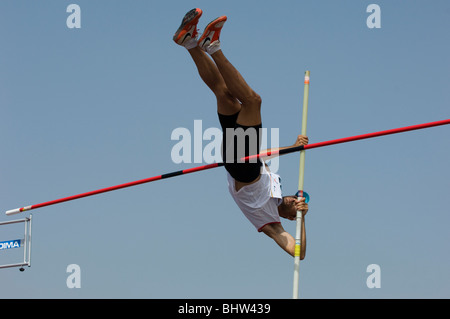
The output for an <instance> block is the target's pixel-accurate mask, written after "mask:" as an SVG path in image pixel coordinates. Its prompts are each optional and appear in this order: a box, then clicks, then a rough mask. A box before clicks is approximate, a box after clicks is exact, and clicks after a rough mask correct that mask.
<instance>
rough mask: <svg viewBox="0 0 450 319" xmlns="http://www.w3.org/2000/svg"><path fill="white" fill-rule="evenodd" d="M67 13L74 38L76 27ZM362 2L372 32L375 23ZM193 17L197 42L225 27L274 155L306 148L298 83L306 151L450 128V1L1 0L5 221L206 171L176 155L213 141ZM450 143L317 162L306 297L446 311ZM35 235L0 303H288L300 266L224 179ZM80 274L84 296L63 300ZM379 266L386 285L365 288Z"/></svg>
mask: <svg viewBox="0 0 450 319" xmlns="http://www.w3.org/2000/svg"><path fill="white" fill-rule="evenodd" d="M70 3H76V4H78V5H79V6H80V7H81V29H69V28H67V26H66V18H67V17H68V15H69V13H67V12H66V8H67V6H68V5H69V4H70ZM371 3H376V4H378V5H379V6H380V8H381V28H379V29H369V28H368V27H367V25H366V19H367V17H368V16H369V13H367V12H366V8H367V6H368V5H369V4H371ZM194 7H200V8H202V9H203V11H204V15H203V17H202V19H201V22H200V25H199V28H200V29H201V30H203V28H204V27H205V26H206V24H207V23H208V22H209V21H210V20H212V19H214V18H216V17H217V16H220V15H227V16H228V21H227V23H226V24H225V26H224V29H223V31H222V35H221V42H222V48H223V51H224V53H225V54H226V55H227V57H228V58H229V59H230V61H231V62H232V63H233V64H234V65H235V66H236V67H237V68H238V69H239V70H240V71H241V73H242V74H243V76H244V77H245V79H246V80H247V82H248V83H249V84H250V85H251V86H252V87H253V89H254V90H255V91H257V92H258V93H259V94H260V95H261V96H262V98H263V111H262V112H263V125H264V126H265V127H268V128H278V129H279V132H280V144H282V145H290V144H292V143H293V142H294V140H295V137H296V135H297V134H299V133H300V129H301V128H300V126H301V104H302V102H301V101H302V98H303V74H304V71H305V70H310V71H311V86H310V100H309V114H308V136H309V138H310V141H311V142H319V141H324V140H329V139H334V138H339V137H345V136H351V135H357V134H363V133H368V132H374V131H379V130H384V129H390V128H396V127H402V126H407V125H413V124H419V123H425V122H431V121H437V120H442V119H447V118H449V114H450V107H449V100H450V81H449V76H448V75H449V74H450V41H449V33H448V30H450V3H449V2H448V1H443V0H435V1H432V2H430V1H425V0H422V1H381V0H378V1H331V0H328V1H324V0H321V1H314V2H310V1H285V0H282V1H277V2H276V4H275V3H273V2H267V1H266V2H264V1H242V0H240V1H234V0H232V1H194V2H189V1H142V0H139V1H124V0H121V1H100V0H98V1H87V0H75V1H61V0H45V1H30V0H28V1H20V2H18V1H12V0H2V1H1V2H0V41H1V49H0V154H1V156H0V211H1V212H2V213H1V214H2V215H0V221H6V220H11V219H15V218H18V217H17V216H15V217H7V216H5V215H4V214H3V212H4V211H6V210H9V209H13V208H16V207H22V206H26V205H32V204H37V203H41V202H44V201H48V200H53V199H57V198H61V197H65V196H69V195H74V194H78V193H82V192H86V191H90V190H95V189H99V188H103V187H107V186H112V185H116V184H121V183H125V182H129V181H134V180H138V179H142V178H146V177H150V176H154V175H159V174H162V173H168V172H172V171H175V170H180V169H184V168H190V167H193V166H198V165H201V164H197V163H191V164H188V163H184V164H175V163H174V162H173V161H172V159H171V149H172V147H173V146H174V145H175V144H176V141H172V140H171V133H172V131H173V130H174V129H176V128H180V127H185V128H188V129H189V130H193V125H194V120H202V125H203V129H204V130H205V129H206V128H209V127H218V121H217V118H216V111H215V98H214V96H213V95H212V94H211V93H210V92H209V90H208V89H207V88H206V87H205V85H204V84H203V83H202V82H201V80H200V79H199V77H198V75H197V71H196V69H195V67H194V64H193V63H192V61H191V60H190V57H189V56H188V54H187V52H186V51H185V50H184V49H183V48H180V47H178V46H177V45H175V44H174V43H173V41H172V35H173V33H174V32H175V31H176V29H177V28H178V26H179V23H180V21H181V19H182V17H183V15H184V14H185V12H186V11H188V10H190V9H191V8H194ZM449 133H450V127H449V126H443V127H437V128H430V129H426V130H420V131H414V132H409V133H403V134H397V135H392V136H387V137H380V138H376V139H371V140H365V141H358V142H354V143H348V144H343V145H339V146H331V147H326V148H321V149H315V150H311V151H308V152H307V154H306V175H305V189H306V190H307V191H308V193H309V194H310V195H311V202H310V211H309V212H308V215H307V216H306V226H307V238H308V245H307V256H306V259H305V260H304V261H303V262H302V263H301V267H300V297H301V298H448V297H450V272H449V271H448V270H449V269H450V255H449V254H448V247H449V246H448V244H449V242H450V232H449V230H448V229H449V227H450V214H449V213H450V209H449V205H448V192H449V190H450V173H449V168H448V163H449V160H450V147H449V146H450V145H449ZM205 144H206V142H205ZM298 162H299V157H298V154H292V155H287V156H285V157H283V158H282V159H281V160H280V164H279V165H280V168H279V171H278V172H279V173H280V175H281V176H282V180H283V190H284V192H285V194H293V193H295V192H296V188H297V184H298V169H299V164H298ZM24 215H25V216H26V214H21V215H18V216H20V217H23V216H24ZM33 219H34V223H33V251H32V267H31V268H29V269H27V270H26V271H25V272H23V273H21V272H19V271H18V269H17V268H15V269H2V270H0V298H2V299H3V298H10V297H14V298H291V296H292V279H293V268H294V264H293V260H292V258H291V257H290V256H288V255H287V254H286V253H285V252H283V251H282V250H281V249H280V248H278V247H277V246H276V244H275V243H274V242H272V241H271V240H270V239H269V238H267V237H266V236H265V235H263V234H260V233H257V232H256V231H255V229H254V228H253V226H252V225H251V224H250V223H249V222H248V221H247V220H246V219H245V217H244V216H243V214H242V213H241V212H240V211H239V210H238V208H237V206H236V205H235V204H234V202H233V201H232V199H231V196H230V195H229V193H228V191H227V185H226V175H225V171H224V170H223V169H221V168H218V169H213V170H209V171H204V172H201V173H195V174H190V175H186V176H180V177H175V178H172V179H167V180H164V181H158V182H154V183H150V184H145V185H141V186H136V187H132V188H128V189H123V190H119V191H115V192H111V193H106V194H102V195H98V196H93V197H89V198H84V199H80V200H77V201H72V202H67V203H63V204H59V205H54V206H49V207H45V208H41V209H38V210H35V211H33ZM283 225H284V226H285V228H286V229H287V230H288V231H289V232H291V233H294V232H295V223H294V222H288V221H283ZM3 231H5V230H3V228H0V240H2V239H3V238H2V236H3V235H4V234H5V233H3V235H2V232H3ZM6 239H9V238H6ZM14 239H15V238H14ZM3 253H4V252H1V254H3ZM0 258H3V256H0ZM1 260H2V259H0V262H1ZM70 264H78V265H79V266H80V267H81V288H80V289H76V288H74V289H69V288H67V286H66V278H67V277H68V276H69V273H67V272H66V268H67V266H68V265H70ZM370 264H377V265H379V266H380V268H381V288H374V289H369V288H368V287H367V285H366V279H367V277H368V276H369V275H370V274H369V273H367V272H366V268H367V266H368V265H370Z"/></svg>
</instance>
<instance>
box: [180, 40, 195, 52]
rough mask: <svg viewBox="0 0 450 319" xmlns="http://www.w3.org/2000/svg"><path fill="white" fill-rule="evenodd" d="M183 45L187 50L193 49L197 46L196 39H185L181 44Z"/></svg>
mask: <svg viewBox="0 0 450 319" xmlns="http://www.w3.org/2000/svg"><path fill="white" fill-rule="evenodd" d="M183 46H184V47H185V48H186V49H188V50H190V49H193V48H195V47H196V46H197V39H194V38H190V39H188V40H186V42H185V43H184V44H183Z"/></svg>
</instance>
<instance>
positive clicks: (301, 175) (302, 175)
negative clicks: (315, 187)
mask: <svg viewBox="0 0 450 319" xmlns="http://www.w3.org/2000/svg"><path fill="white" fill-rule="evenodd" d="M308 98H309V71H306V72H305V85H304V91H303V114H302V131H301V134H302V135H306V121H307V118H308ZM304 179H305V151H301V152H300V170H299V176H298V191H299V196H302V195H303V184H304ZM302 218H303V216H302V212H300V211H297V219H296V220H297V225H296V233H295V257H294V289H293V299H298V290H299V289H298V287H299V273H300V251H301V245H302V242H301V238H302Z"/></svg>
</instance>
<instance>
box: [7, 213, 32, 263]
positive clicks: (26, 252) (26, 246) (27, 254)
mask: <svg viewBox="0 0 450 319" xmlns="http://www.w3.org/2000/svg"><path fill="white" fill-rule="evenodd" d="M31 220H32V215H31V214H30V217H25V218H22V219H16V220H10V221H6V222H0V226H2V225H9V224H17V223H24V224H25V230H24V239H23V262H20V263H15V264H6V265H0V269H2V268H12V267H21V268H20V271H24V270H25V269H24V268H23V267H24V266H28V267H31ZM21 241H22V239H21Z"/></svg>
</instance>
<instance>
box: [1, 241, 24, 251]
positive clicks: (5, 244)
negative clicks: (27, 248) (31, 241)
mask: <svg viewBox="0 0 450 319" xmlns="http://www.w3.org/2000/svg"><path fill="white" fill-rule="evenodd" d="M21 242H22V240H21V239H14V240H7V241H1V242H0V250H4V249H11V248H19V247H20V243H21Z"/></svg>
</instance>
